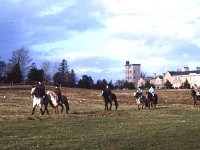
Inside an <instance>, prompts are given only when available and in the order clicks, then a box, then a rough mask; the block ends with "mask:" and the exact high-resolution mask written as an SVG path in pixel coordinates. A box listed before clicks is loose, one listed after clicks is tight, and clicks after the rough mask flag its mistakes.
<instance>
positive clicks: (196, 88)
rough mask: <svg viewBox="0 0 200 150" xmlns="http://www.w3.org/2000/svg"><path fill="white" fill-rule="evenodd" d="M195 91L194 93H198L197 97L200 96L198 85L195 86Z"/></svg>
mask: <svg viewBox="0 0 200 150" xmlns="http://www.w3.org/2000/svg"><path fill="white" fill-rule="evenodd" d="M193 89H194V91H195V92H196V94H197V95H200V94H199V88H198V86H197V85H196V84H194V86H193Z"/></svg>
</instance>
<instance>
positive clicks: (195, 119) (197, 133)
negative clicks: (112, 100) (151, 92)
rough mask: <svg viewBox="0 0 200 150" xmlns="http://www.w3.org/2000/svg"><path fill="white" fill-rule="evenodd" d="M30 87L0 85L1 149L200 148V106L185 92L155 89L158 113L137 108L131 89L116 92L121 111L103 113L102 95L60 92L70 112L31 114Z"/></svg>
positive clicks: (91, 92) (84, 91)
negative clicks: (194, 105) (68, 105)
mask: <svg viewBox="0 0 200 150" xmlns="http://www.w3.org/2000/svg"><path fill="white" fill-rule="evenodd" d="M30 89H31V86H13V87H12V86H7V87H4V86H1V87H0V133H1V134H0V135H1V136H0V148H1V149H19V150H23V149H30V150H32V149H41V150H44V149H48V150H51V149H52V150H55V149H56V150H57V149H61V150H63V149H66V150H68V149H77V150H79V149H92V150H93V149H105V150H118V149H136V150H138V149H142V150H144V149H148V150H151V149H152V150H159V149H162V150H165V149H166V150H179V149H180V150H188V149H192V150H194V149H200V119H199V116H200V107H199V106H198V105H197V107H196V108H193V105H192V100H191V96H190V91H189V90H160V91H157V94H158V96H159V104H158V107H157V109H152V108H151V109H146V110H137V106H136V105H135V99H134V98H133V91H129V90H116V91H113V92H114V93H115V94H116V95H117V97H118V101H119V110H118V111H114V110H113V111H108V112H105V111H104V103H103V101H102V98H101V91H97V90H85V89H70V88H62V93H63V95H66V96H67V97H68V99H69V103H70V113H69V114H57V115H55V114H54V112H53V109H52V108H49V111H50V114H49V115H44V116H42V115H40V111H39V108H37V109H36V112H35V115H34V116H31V115H30V114H31V111H32V99H31V97H30ZM47 89H53V87H50V86H49V87H47ZM199 103H200V102H199Z"/></svg>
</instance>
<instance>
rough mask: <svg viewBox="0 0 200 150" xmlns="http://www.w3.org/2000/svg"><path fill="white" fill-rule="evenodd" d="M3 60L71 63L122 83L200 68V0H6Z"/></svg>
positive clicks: (0, 20) (80, 71) (0, 0)
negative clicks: (130, 76)
mask: <svg viewBox="0 0 200 150" xmlns="http://www.w3.org/2000/svg"><path fill="white" fill-rule="evenodd" d="M0 10H1V13H0V57H1V60H4V61H8V59H9V58H10V57H11V54H12V52H13V51H15V50H17V49H20V48H22V47H24V48H26V49H27V50H29V55H30V56H31V58H32V59H33V62H35V63H36V64H37V65H38V67H39V65H40V64H41V63H42V62H44V61H50V62H51V63H60V62H61V60H62V59H66V60H67V62H68V65H69V69H70V70H71V69H74V71H75V73H76V74H77V76H78V77H81V76H82V75H84V74H87V75H89V76H91V77H92V78H93V79H95V80H97V79H106V80H108V81H110V80H112V81H115V80H122V79H124V76H125V67H124V66H125V62H126V61H130V63H131V64H141V71H142V72H144V73H146V74H147V75H149V76H151V75H153V74H154V73H156V74H157V75H161V74H163V73H166V72H167V71H172V70H174V71H175V70H177V69H181V68H182V67H183V66H188V67H189V68H190V70H195V69H196V67H197V66H200V30H199V29H200V0H192V1H191V0H139V1H138V0H28V1H27V0H0Z"/></svg>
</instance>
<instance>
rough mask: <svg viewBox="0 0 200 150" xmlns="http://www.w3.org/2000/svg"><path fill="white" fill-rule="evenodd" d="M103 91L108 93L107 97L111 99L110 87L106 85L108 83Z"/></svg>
mask: <svg viewBox="0 0 200 150" xmlns="http://www.w3.org/2000/svg"><path fill="white" fill-rule="evenodd" d="M104 92H105V93H106V94H107V95H108V97H109V98H110V99H111V90H110V88H109V87H108V85H106V88H105V90H104Z"/></svg>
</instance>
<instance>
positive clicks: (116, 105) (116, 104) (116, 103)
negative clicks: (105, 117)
mask: <svg viewBox="0 0 200 150" xmlns="http://www.w3.org/2000/svg"><path fill="white" fill-rule="evenodd" d="M114 102H115V110H117V108H118V102H117V100H114Z"/></svg>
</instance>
